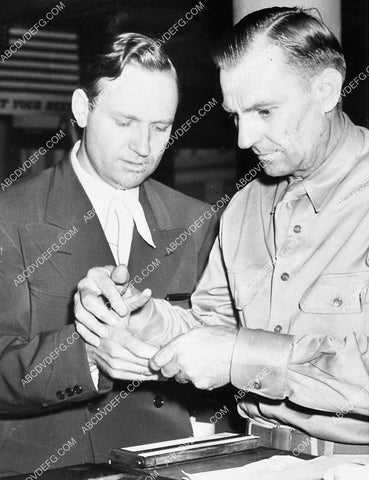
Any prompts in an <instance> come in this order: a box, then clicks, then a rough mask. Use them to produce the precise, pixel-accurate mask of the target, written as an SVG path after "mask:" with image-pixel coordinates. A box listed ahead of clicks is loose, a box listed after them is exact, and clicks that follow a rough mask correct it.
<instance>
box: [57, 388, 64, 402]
mask: <svg viewBox="0 0 369 480" xmlns="http://www.w3.org/2000/svg"><path fill="white" fill-rule="evenodd" d="M56 398H58V399H59V400H64V398H65V395H64V393H63V392H62V391H60V390H58V391H57V392H56Z"/></svg>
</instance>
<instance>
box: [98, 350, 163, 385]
mask: <svg viewBox="0 0 369 480" xmlns="http://www.w3.org/2000/svg"><path fill="white" fill-rule="evenodd" d="M96 360H97V365H98V367H99V368H100V369H101V370H102V371H103V372H104V373H106V374H107V375H109V377H111V378H113V379H117V380H141V381H144V380H156V379H157V375H155V374H153V373H152V372H150V371H147V372H145V373H136V372H132V371H130V370H129V369H128V368H129V365H127V367H128V368H115V367H113V366H112V365H110V363H109V362H107V361H106V360H105V359H104V358H101V357H100V356H99V355H97V359H96Z"/></svg>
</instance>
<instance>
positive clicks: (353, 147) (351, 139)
mask: <svg viewBox="0 0 369 480" xmlns="http://www.w3.org/2000/svg"><path fill="white" fill-rule="evenodd" d="M340 115H341V118H340V120H342V121H343V130H342V134H341V137H340V139H339V141H338V143H337V144H336V146H335V147H334V148H333V150H332V152H331V153H330V154H329V155H328V157H327V158H326V160H325V161H324V162H323V163H322V164H321V165H320V166H319V167H318V168H317V169H316V170H315V171H314V172H313V173H312V174H311V175H309V176H308V177H306V178H304V179H303V180H301V186H302V187H303V188H304V191H305V192H306V195H307V197H308V198H309V200H310V202H311V204H312V206H313V208H314V210H315V212H316V213H318V212H319V211H320V210H321V208H322V206H323V204H324V203H325V201H326V200H327V199H328V198H329V196H330V195H331V194H332V193H333V191H334V190H335V188H336V187H337V185H338V184H339V183H340V182H341V181H342V180H343V179H344V178H345V177H346V175H347V174H348V173H349V172H350V170H351V169H352V166H353V164H354V162H355V160H356V158H357V156H358V154H359V153H360V150H361V148H362V133H361V129H360V127H357V126H356V125H354V124H353V123H352V122H351V120H350V119H349V117H348V116H347V115H346V114H345V113H343V112H341V113H340ZM336 121H337V120H336ZM289 183H290V180H289V179H287V178H284V179H283V180H282V181H281V182H279V184H278V187H277V191H276V195H275V201H274V204H273V208H272V211H271V213H272V214H273V213H274V211H275V208H276V205H277V203H278V201H280V200H281V198H283V195H284V193H285V192H286V189H287V188H288V185H289Z"/></svg>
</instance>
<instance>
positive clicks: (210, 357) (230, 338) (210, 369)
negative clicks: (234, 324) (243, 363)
mask: <svg viewBox="0 0 369 480" xmlns="http://www.w3.org/2000/svg"><path fill="white" fill-rule="evenodd" d="M237 333H238V331H237V329H233V328H229V327H221V326H214V327H210V326H209V327H199V328H195V329H193V330H191V331H189V332H188V333H185V334H183V335H180V336H178V337H176V338H175V339H173V340H172V341H171V342H169V343H168V344H167V345H165V346H164V347H163V348H162V349H161V350H159V352H158V353H157V354H156V355H155V356H154V357H153V358H152V359H151V361H150V364H151V367H152V368H153V369H154V370H160V369H161V372H162V374H163V375H164V377H175V378H176V380H177V381H178V382H180V383H186V382H188V381H191V382H192V383H193V384H194V385H195V386H196V387H197V388H200V389H203V390H212V389H213V388H218V387H221V386H223V385H226V384H227V383H229V382H230V380H231V360H232V354H233V348H234V345H235V342H236V338H237Z"/></svg>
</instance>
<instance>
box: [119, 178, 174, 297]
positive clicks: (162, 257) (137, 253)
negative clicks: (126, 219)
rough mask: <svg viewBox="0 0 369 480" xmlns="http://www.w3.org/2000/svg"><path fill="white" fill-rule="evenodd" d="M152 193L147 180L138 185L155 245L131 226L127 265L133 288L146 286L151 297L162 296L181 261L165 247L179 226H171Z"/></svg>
mask: <svg viewBox="0 0 369 480" xmlns="http://www.w3.org/2000/svg"><path fill="white" fill-rule="evenodd" d="M155 193H156V192H155V189H154V185H153V184H151V182H150V181H146V182H144V183H143V185H142V186H141V187H140V197H139V198H140V202H141V205H142V208H143V210H144V212H145V216H146V220H147V223H148V225H149V228H150V231H151V234H152V238H153V240H154V243H155V245H156V248H153V247H151V246H150V245H148V244H147V243H146V242H145V241H144V240H143V239H142V238H141V236H140V235H139V234H138V232H137V229H136V228H134V231H133V238H132V247H131V254H130V258H129V264H128V268H129V272H130V278H131V280H134V282H135V286H136V287H137V288H139V289H140V290H143V289H144V288H150V289H151V290H152V292H153V296H155V297H164V296H165V295H166V294H167V292H168V290H169V286H170V283H171V280H172V278H173V276H174V274H175V272H176V270H177V269H178V266H179V264H180V260H181V257H180V255H178V254H177V252H174V253H173V254H170V255H168V251H169V250H168V251H167V247H169V245H170V243H171V242H172V241H173V240H174V239H175V238H176V237H177V236H178V235H179V234H180V233H182V231H183V228H172V219H171V217H170V214H169V212H168V209H167V207H166V205H165V203H163V202H162V199H161V198H160V197H158V194H155ZM154 210H155V213H154ZM156 259H158V260H159V261H160V264H159V265H158V267H156V268H155V270H153V271H152V272H150V273H149V275H147V276H146V277H145V274H146V273H147V271H146V270H145V269H147V266H148V265H151V264H152V263H153V262H156ZM144 270H145V271H144ZM135 279H136V280H135Z"/></svg>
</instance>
